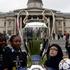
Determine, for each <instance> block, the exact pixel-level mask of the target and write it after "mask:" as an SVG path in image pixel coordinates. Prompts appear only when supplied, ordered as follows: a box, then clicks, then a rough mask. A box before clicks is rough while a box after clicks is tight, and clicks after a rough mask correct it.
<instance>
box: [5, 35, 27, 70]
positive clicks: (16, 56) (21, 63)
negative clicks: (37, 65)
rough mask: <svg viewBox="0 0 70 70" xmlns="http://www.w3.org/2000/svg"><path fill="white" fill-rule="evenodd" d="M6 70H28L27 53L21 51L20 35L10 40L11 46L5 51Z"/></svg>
mask: <svg viewBox="0 0 70 70" xmlns="http://www.w3.org/2000/svg"><path fill="white" fill-rule="evenodd" d="M5 51H6V52H5V58H6V61H5V62H4V64H5V65H6V67H5V68H6V70H13V69H15V68H16V69H17V70H20V69H21V68H22V69H23V70H26V67H27V53H26V52H25V51H23V50H21V38H20V36H18V35H12V36H11V38H10V46H9V47H6V49H5Z"/></svg>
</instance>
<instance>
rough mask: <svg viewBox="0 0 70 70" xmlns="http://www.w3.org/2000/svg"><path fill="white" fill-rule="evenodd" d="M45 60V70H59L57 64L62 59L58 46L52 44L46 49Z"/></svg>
mask: <svg viewBox="0 0 70 70" xmlns="http://www.w3.org/2000/svg"><path fill="white" fill-rule="evenodd" d="M46 54H47V60H46V61H45V63H44V66H45V67H46V68H47V70H59V62H60V61H61V60H62V59H63V52H62V50H61V48H60V46H59V45H57V44H52V45H51V46H49V47H48V49H47V53H46Z"/></svg>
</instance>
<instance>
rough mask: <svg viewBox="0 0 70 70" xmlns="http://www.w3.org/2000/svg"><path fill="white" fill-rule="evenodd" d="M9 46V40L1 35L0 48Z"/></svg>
mask: <svg viewBox="0 0 70 70" xmlns="http://www.w3.org/2000/svg"><path fill="white" fill-rule="evenodd" d="M6 45H7V40H6V37H5V35H4V34H1V33H0V47H4V46H6Z"/></svg>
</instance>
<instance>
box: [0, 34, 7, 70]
mask: <svg viewBox="0 0 70 70" xmlns="http://www.w3.org/2000/svg"><path fill="white" fill-rule="evenodd" d="M6 45H7V41H6V37H5V35H4V34H2V33H0V70H4V66H5V65H4V61H5V60H4V59H5V58H4V56H5V47H6Z"/></svg>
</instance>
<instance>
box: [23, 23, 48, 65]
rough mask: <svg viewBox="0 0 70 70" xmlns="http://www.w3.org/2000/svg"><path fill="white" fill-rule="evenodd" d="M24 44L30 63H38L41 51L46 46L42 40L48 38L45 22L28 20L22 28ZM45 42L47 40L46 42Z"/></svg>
mask: <svg viewBox="0 0 70 70" xmlns="http://www.w3.org/2000/svg"><path fill="white" fill-rule="evenodd" d="M23 38H24V44H25V46H26V48H27V52H28V53H29V55H30V57H31V62H32V65H39V63H40V61H41V58H42V55H43V53H44V52H43V51H44V49H46V48H47V47H46V46H45V45H46V44H45V45H44V42H45V41H46V40H47V39H48V29H47V26H46V24H45V23H42V22H29V23H26V25H25V27H24V29H23ZM46 43H47V42H46Z"/></svg>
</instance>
